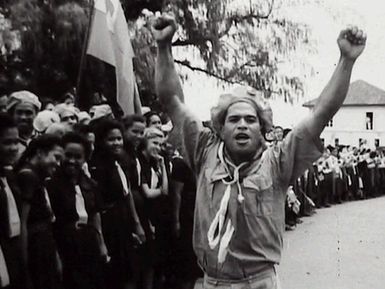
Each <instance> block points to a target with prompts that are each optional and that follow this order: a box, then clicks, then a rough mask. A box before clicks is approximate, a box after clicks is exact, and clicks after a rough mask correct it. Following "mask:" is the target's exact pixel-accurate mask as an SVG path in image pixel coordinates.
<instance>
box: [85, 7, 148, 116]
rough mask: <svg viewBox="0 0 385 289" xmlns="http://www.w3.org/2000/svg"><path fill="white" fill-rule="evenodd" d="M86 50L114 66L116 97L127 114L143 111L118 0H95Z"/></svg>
mask: <svg viewBox="0 0 385 289" xmlns="http://www.w3.org/2000/svg"><path fill="white" fill-rule="evenodd" d="M87 54H88V55H92V56H94V57H96V58H98V59H100V60H102V61H104V62H106V63H108V64H110V65H112V66H114V67H115V72H116V93H117V96H116V98H117V103H118V104H119V105H120V107H121V109H122V110H123V113H124V115H128V114H133V113H141V103H140V99H139V93H138V88H137V85H136V81H135V75H134V69H133V61H132V59H133V57H134V51H133V49H132V45H131V39H130V36H129V32H128V26H127V21H126V17H125V16H124V12H123V9H122V5H121V4H120V2H119V0H95V2H94V15H93V19H92V24H91V31H90V35H89V42H88V48H87Z"/></svg>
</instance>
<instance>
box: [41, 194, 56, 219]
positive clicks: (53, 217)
mask: <svg viewBox="0 0 385 289" xmlns="http://www.w3.org/2000/svg"><path fill="white" fill-rule="evenodd" d="M43 190H44V198H45V201H46V204H47V207H48V209H49V211H50V212H51V215H52V217H51V222H52V223H54V222H55V221H56V217H55V214H54V213H53V210H52V206H51V200H50V199H49V195H48V191H47V189H46V188H45V187H43Z"/></svg>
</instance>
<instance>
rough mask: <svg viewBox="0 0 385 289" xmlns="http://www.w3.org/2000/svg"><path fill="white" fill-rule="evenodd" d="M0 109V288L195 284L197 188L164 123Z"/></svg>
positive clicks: (106, 111) (22, 105) (19, 104)
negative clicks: (195, 205) (193, 241)
mask: <svg viewBox="0 0 385 289" xmlns="http://www.w3.org/2000/svg"><path fill="white" fill-rule="evenodd" d="M2 100H4V102H3V103H4V106H3V107H1V110H2V112H1V113H0V162H1V190H0V198H1V199H2V201H1V202H0V214H1V215H2V217H1V218H0V222H1V226H0V230H1V231H0V281H1V283H0V287H1V288H3V287H6V288H20V289H21V288H22V289H28V288H35V289H50V288H52V289H56V288H79V289H87V288H90V289H91V288H92V289H97V288H111V289H113V288H119V289H120V288H143V289H152V288H191V286H193V284H194V282H195V280H196V279H197V278H198V277H200V276H201V275H202V272H201V270H200V269H199V267H198V265H197V262H196V259H195V256H194V253H193V249H192V242H191V240H192V231H193V229H192V226H193V214H194V202H195V179H194V176H193V174H192V172H191V170H190V168H189V167H188V166H187V165H186V163H185V162H184V160H183V159H182V157H181V156H180V155H179V154H178V152H177V151H176V150H175V148H174V147H173V146H172V145H171V144H170V143H169V142H167V138H166V135H167V133H168V132H169V125H167V124H166V125H162V122H161V115H160V114H158V113H156V112H153V111H144V112H146V113H145V114H144V115H143V116H142V115H129V116H126V117H124V118H122V119H119V120H117V119H115V118H114V116H113V114H112V111H111V108H110V107H109V105H107V104H101V105H96V106H94V107H92V108H91V109H90V111H89V112H81V111H79V110H78V109H77V108H76V107H75V105H74V102H73V101H74V99H73V97H72V96H71V95H66V96H65V99H63V102H62V103H58V104H55V103H53V102H51V101H50V102H47V103H46V104H45V105H42V103H41V102H40V100H39V98H38V97H37V96H36V95H35V94H33V93H31V92H29V91H18V92H14V93H11V94H10V95H9V96H7V95H5V96H3V97H2ZM144 109H146V108H144ZM147 110H149V109H147Z"/></svg>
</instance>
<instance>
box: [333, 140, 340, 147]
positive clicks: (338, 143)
mask: <svg viewBox="0 0 385 289" xmlns="http://www.w3.org/2000/svg"><path fill="white" fill-rule="evenodd" d="M339 145H340V139H339V138H336V139H334V146H336V147H338V146H339Z"/></svg>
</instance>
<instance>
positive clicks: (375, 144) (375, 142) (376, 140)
mask: <svg viewBox="0 0 385 289" xmlns="http://www.w3.org/2000/svg"><path fill="white" fill-rule="evenodd" d="M374 146H375V147H376V148H378V147H379V146H380V139H379V138H376V139H375V140H374Z"/></svg>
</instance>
